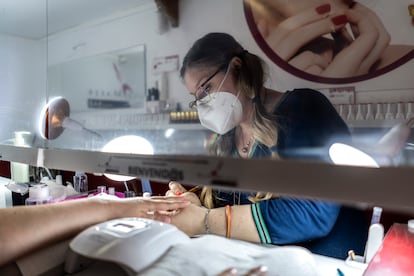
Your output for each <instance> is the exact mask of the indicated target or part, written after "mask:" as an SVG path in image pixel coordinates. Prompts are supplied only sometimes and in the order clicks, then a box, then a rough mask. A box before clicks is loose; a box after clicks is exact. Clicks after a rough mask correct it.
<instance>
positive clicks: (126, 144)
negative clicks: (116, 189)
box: [101, 135, 154, 193]
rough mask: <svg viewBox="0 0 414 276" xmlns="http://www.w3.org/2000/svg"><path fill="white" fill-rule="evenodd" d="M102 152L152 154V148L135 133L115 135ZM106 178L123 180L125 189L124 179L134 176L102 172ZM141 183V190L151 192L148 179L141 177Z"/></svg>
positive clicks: (130, 178) (127, 179)
mask: <svg viewBox="0 0 414 276" xmlns="http://www.w3.org/2000/svg"><path fill="white" fill-rule="evenodd" d="M101 151H103V152H113V153H131V154H134V153H135V154H150V155H152V154H154V148H153V147H152V145H151V143H150V142H149V141H148V140H147V139H145V138H143V137H140V136H136V135H125V136H120V137H117V138H115V139H113V140H111V141H110V142H109V143H107V144H106V145H105V146H104V147H103V148H102V150H101ZM104 175H105V176H106V177H107V178H109V179H111V180H114V181H123V182H124V184H125V187H126V189H127V190H128V187H127V185H126V183H125V182H126V181H129V180H132V179H134V178H135V177H132V176H125V175H117V174H108V173H105V174H104ZM141 183H142V192H149V193H152V192H151V185H150V183H149V180H148V179H141Z"/></svg>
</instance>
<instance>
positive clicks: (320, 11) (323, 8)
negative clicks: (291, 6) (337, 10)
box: [315, 4, 331, 14]
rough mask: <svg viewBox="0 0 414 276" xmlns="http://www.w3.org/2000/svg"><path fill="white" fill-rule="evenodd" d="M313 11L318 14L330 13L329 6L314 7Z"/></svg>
mask: <svg viewBox="0 0 414 276" xmlns="http://www.w3.org/2000/svg"><path fill="white" fill-rule="evenodd" d="M315 10H316V12H317V13H318V14H325V13H328V12H330V11H331V5H330V4H323V5H320V6H319V7H316V8H315Z"/></svg>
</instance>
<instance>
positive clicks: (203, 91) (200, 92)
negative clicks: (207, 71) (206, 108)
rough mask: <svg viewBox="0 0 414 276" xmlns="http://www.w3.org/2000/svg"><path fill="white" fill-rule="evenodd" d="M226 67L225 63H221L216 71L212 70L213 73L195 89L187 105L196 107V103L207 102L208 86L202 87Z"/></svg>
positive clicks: (208, 98) (192, 107) (208, 96)
mask: <svg viewBox="0 0 414 276" xmlns="http://www.w3.org/2000/svg"><path fill="white" fill-rule="evenodd" d="M224 68H226V64H223V65H221V66H220V67H219V68H218V69H217V70H216V71H214V73H213V74H211V75H210V76H209V77H208V78H207V79H206V80H205V81H203V83H202V84H201V85H200V86H199V87H198V88H197V91H196V93H195V100H194V101H191V102H190V103H189V104H188V106H189V107H190V108H191V109H194V108H196V107H197V103H199V104H205V103H208V102H209V101H210V100H211V95H210V88H211V87H210V86H207V87H204V86H205V85H206V84H207V83H208V82H209V81H211V79H212V78H214V77H215V76H216V75H217V74H218V73H219V72H220V71H221V70H223V69H224Z"/></svg>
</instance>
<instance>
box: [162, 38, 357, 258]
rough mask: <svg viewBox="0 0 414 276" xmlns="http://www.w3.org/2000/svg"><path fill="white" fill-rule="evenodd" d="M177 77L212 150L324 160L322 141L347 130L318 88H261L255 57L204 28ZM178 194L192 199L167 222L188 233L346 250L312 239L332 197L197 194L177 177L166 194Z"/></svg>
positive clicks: (327, 220)
mask: <svg viewBox="0 0 414 276" xmlns="http://www.w3.org/2000/svg"><path fill="white" fill-rule="evenodd" d="M181 76H182V78H183V80H184V83H185V86H186V87H187V89H188V90H189V91H190V93H191V94H192V95H194V96H195V100H194V101H193V102H191V103H190V106H192V107H196V108H197V110H198V114H199V118H200V122H201V124H202V125H203V126H205V127H206V128H208V129H210V130H212V131H213V132H215V133H216V135H214V137H213V139H212V141H211V143H210V144H209V145H208V148H209V151H210V152H211V153H212V154H215V155H219V156H234V157H240V158H283V159H302V160H306V159H311V160H319V161H327V160H328V159H327V158H328V157H327V155H326V153H327V147H328V146H329V145H330V144H331V143H332V142H333V141H339V140H342V141H343V140H347V139H349V137H350V133H349V130H348V128H347V126H346V124H345V123H344V121H343V120H342V119H341V118H340V116H339V115H338V114H337V112H336V111H335V109H334V107H333V106H332V105H331V104H330V102H329V101H328V100H327V98H326V97H324V96H323V95H322V94H320V93H319V92H317V91H314V90H310V89H295V90H293V91H288V92H286V93H281V92H278V91H274V90H271V89H269V88H266V87H264V86H263V84H264V70H263V65H262V62H261V60H260V59H259V58H258V57H257V56H256V55H254V54H251V53H249V52H248V51H246V50H245V49H243V47H242V46H241V45H240V44H239V43H238V42H237V41H236V40H235V39H234V38H233V37H232V36H230V35H228V34H224V33H210V34H207V35H206V36H204V37H202V38H201V39H199V40H198V41H196V42H195V43H194V45H193V46H192V47H191V49H190V50H189V52H188V53H187V55H186V57H185V58H184V60H183V66H182V68H181ZM224 91H226V92H224ZM259 178H260V177H259ZM275 181H277V179H275ZM304 185H306V183H304ZM333 185H334V183H333ZM182 193H185V194H184V196H186V197H188V199H190V200H191V201H192V202H193V204H191V205H190V206H188V207H187V208H185V209H184V210H182V211H181V212H180V213H179V214H178V215H175V216H173V217H171V222H172V223H173V224H175V225H176V226H177V227H178V228H180V229H181V230H183V231H184V232H186V233H187V234H189V235H191V236H196V235H199V234H205V233H212V234H217V235H222V236H227V237H232V238H235V239H240V240H246V241H252V242H261V243H271V244H302V243H306V245H307V247H308V248H310V249H311V250H313V251H314V252H318V253H321V254H325V255H330V256H334V257H338V256H340V257H345V256H346V252H347V251H348V250H349V248H342V247H341V248H338V247H335V250H331V249H332V248H331V247H330V248H324V247H323V246H321V244H320V243H315V241H318V240H319V239H321V238H323V237H326V236H327V235H328V234H329V233H330V232H331V230H332V229H333V227H334V225H335V222H336V220H337V217H338V214H339V213H340V206H338V205H337V204H334V203H330V202H322V201H318V200H305V199H297V198H291V197H277V196H276V195H271V194H262V193H257V194H253V193H239V192H226V191H212V190H211V189H208V188H204V189H203V191H202V193H201V201H200V199H198V197H197V196H196V195H195V194H194V193H188V192H187V193H186V190H185V189H184V188H183V187H182V186H181V185H180V184H179V183H177V182H171V183H170V190H169V191H168V192H167V195H174V194H175V195H176V194H182ZM189 217H190V218H191V219H189ZM352 235H354V233H352ZM341 238H342V239H345V240H346V238H345V237H341ZM347 246H354V244H346V245H343V247H347ZM352 248H353V249H354V248H355V247H352ZM357 250H358V249H357Z"/></svg>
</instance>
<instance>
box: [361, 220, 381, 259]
mask: <svg viewBox="0 0 414 276" xmlns="http://www.w3.org/2000/svg"><path fill="white" fill-rule="evenodd" d="M383 239H384V226H382V224H380V223H374V224H372V225H371V226H370V227H369V230H368V240H367V244H366V246H365V263H369V262H370V261H371V260H372V258H373V257H374V255H375V253H376V252H377V251H378V249H379V248H380V247H381V244H382V241H383Z"/></svg>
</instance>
